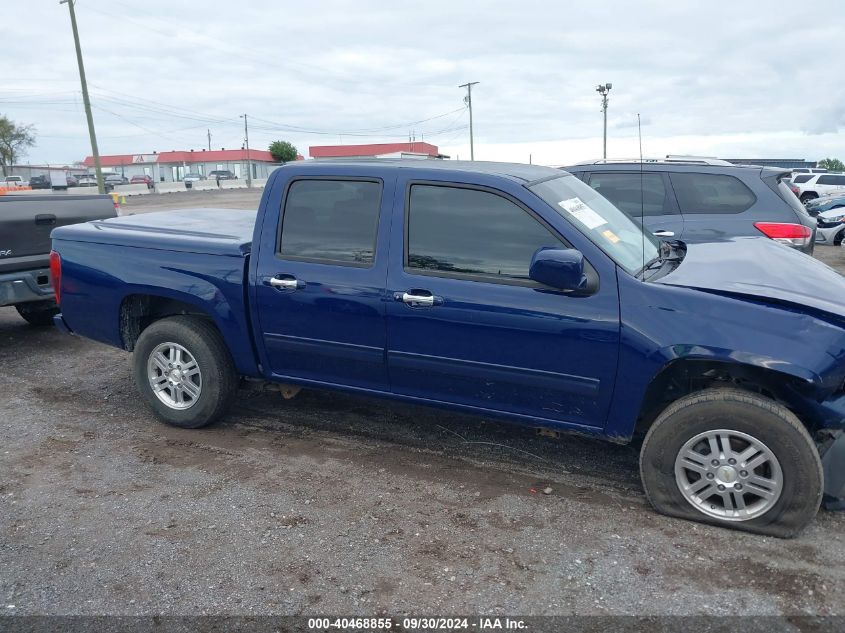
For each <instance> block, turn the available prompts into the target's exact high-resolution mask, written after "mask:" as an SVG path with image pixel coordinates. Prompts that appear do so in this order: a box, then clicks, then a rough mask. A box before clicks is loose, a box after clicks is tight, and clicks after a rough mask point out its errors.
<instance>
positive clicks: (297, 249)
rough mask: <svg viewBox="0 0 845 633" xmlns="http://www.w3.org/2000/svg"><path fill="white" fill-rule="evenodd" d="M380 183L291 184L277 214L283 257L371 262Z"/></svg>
mask: <svg viewBox="0 0 845 633" xmlns="http://www.w3.org/2000/svg"><path fill="white" fill-rule="evenodd" d="M380 204H381V184H380V183H378V182H372V181H360V180H323V179H320V180H296V181H294V182H293V183H292V184H291V185H290V187H289V188H288V193H287V196H286V198H285V205H284V210H283V212H282V231H281V235H280V239H279V246H278V253H277V254H278V255H279V256H280V257H283V258H290V259H299V260H312V261H318V262H319V261H325V262H336V263H340V264H344V263H345V264H349V265H359V266H360V265H369V264H372V263H373V260H374V254H375V245H376V233H377V229H378V217H379V206H380Z"/></svg>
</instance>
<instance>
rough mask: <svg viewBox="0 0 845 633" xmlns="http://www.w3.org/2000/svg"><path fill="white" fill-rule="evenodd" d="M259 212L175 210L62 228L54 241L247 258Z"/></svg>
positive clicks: (58, 230)
mask: <svg viewBox="0 0 845 633" xmlns="http://www.w3.org/2000/svg"><path fill="white" fill-rule="evenodd" d="M256 214H257V212H256V211H254V210H246V209H172V210H168V211H157V212H155V213H143V214H138V215H128V216H123V217H119V218H111V219H108V220H97V221H94V222H86V223H84V224H75V225H73V226H66V227H61V228H58V229H56V230H54V231H53V233H52V235H51V236H52V238H53V239H57V240H70V241H76V242H95V243H101V244H118V245H122V246H134V247H138V248H149V249H157V250H171V251H181V252H187V253H207V254H211V255H227V256H231V257H244V256H246V255H248V254H249V252H250V249H251V247H252V232H253V229H254V228H255V217H256Z"/></svg>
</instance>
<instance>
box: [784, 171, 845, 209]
mask: <svg viewBox="0 0 845 633" xmlns="http://www.w3.org/2000/svg"><path fill="white" fill-rule="evenodd" d="M804 176H807V174H804V175H803V176H799V177H798V178H796V179H795V180H793V182H794V183H795V184H796V185H797V186H798V198H799V199H800V200H801V202H803V203H805V204H806V203H807V202H809V201H810V200H813V199H814V198H819V197H821V196H825V195H828V194H831V193H838V192H845V174H810V175H809V176H810V177H809V178H804ZM799 179H800V180H801V182H798V180H799Z"/></svg>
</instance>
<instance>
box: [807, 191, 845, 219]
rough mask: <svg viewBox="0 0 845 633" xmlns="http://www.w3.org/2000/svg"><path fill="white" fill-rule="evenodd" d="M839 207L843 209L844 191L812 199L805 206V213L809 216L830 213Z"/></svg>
mask: <svg viewBox="0 0 845 633" xmlns="http://www.w3.org/2000/svg"><path fill="white" fill-rule="evenodd" d="M839 207H845V191H843V192H841V193H830V194H828V195H826V196H822V197H821V198H814V199H812V200H810V201H809V202H808V203H807V204H806V205H805V208H806V209H807V213H809V214H811V215H813V214H815V215H818V214H819V213H821V212H822V211H830V210H831V209H838V208H839Z"/></svg>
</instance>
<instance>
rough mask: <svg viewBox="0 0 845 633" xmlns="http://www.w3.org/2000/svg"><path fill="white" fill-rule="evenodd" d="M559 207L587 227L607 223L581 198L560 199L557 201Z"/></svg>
mask: <svg viewBox="0 0 845 633" xmlns="http://www.w3.org/2000/svg"><path fill="white" fill-rule="evenodd" d="M557 204H558V206H559V207H561V208H562V209H564V210H566V211H568V212H569V213H570V214H571V215H572V216H574V217H575V219H576V220H578V221H579V222H580V223H581V224H583V225H584V226H586V227H587V228H588V229H594V228H596V227H598V226H601V225H602V224H607V220H605V219H604V218H603V217H601V216H600V215H599V214H598V213H596V212H595V211H593V210H592V208H590V206H589V205H587V204H586V203H585V202H584V201H583V200H581V198H570V199H569V200H561V201H560V202H558V203H557Z"/></svg>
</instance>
